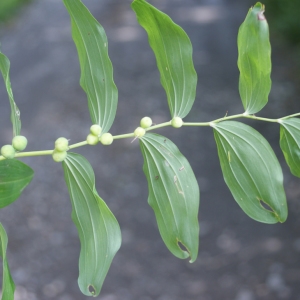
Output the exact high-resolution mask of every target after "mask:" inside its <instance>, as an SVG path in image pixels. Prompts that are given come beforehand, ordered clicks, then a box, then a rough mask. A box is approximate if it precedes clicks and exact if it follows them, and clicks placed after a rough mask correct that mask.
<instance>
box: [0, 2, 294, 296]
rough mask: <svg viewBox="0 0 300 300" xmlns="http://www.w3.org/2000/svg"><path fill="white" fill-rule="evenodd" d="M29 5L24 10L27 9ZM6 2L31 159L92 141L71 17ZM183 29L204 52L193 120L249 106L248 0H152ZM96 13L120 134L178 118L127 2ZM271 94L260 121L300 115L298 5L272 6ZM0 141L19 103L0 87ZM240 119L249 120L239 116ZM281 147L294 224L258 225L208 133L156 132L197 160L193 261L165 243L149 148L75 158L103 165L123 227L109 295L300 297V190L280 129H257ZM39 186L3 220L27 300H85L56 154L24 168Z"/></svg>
mask: <svg viewBox="0 0 300 300" xmlns="http://www.w3.org/2000/svg"><path fill="white" fill-rule="evenodd" d="M20 3H22V4H23V5H22V6H20V5H19V4H20ZM24 3H25V2H24V0H22V1H18V0H15V1H1V2H0V18H1V20H2V21H1V23H0V41H1V46H2V52H3V53H4V54H6V55H7V56H8V57H9V59H10V61H11V82H12V88H13V91H14V96H15V101H16V103H17V105H18V106H19V108H20V111H21V120H22V134H23V135H25V136H26V137H27V138H28V140H29V145H28V148H27V149H28V151H30V150H43V149H53V145H54V141H55V139H57V138H58V137H60V136H64V137H66V138H68V139H71V142H72V143H75V142H80V141H83V140H84V139H85V138H86V135H87V133H88V130H89V127H90V125H91V122H90V119H89V113H88V109H87V101H86V96H85V94H84V92H83V91H82V90H81V88H80V86H79V76H80V71H79V63H78V60H77V53H76V49H75V46H74V44H73V41H72V39H71V34H70V22H69V17H68V14H67V12H66V10H65V8H64V6H63V4H62V1H60V0H52V1H42V0H35V1H29V2H28V1H26V4H24ZM151 3H152V4H154V5H155V6H157V7H158V8H159V9H161V10H163V11H164V12H166V13H167V14H169V15H170V16H171V17H172V18H173V20H174V21H175V22H176V23H178V24H179V25H180V26H182V27H183V28H184V30H185V31H186V32H187V34H188V35H189V37H190V39H191V42H192V44H193V48H194V55H193V56H194V64H195V68H196V70H197V73H198V77H199V78H198V90H197V97H196V101H195V104H194V108H193V110H192V111H191V113H190V114H189V115H188V117H187V118H185V121H203V122H204V121H210V120H213V119H216V118H220V117H223V116H224V115H225V114H226V112H228V114H229V115H232V114H236V113H241V112H242V111H243V108H242V105H241V101H240V99H239V93H238V76H239V74H238V69H237V63H236V61H237V46H236V38H237V32H238V28H239V26H240V24H241V23H242V21H243V20H244V18H245V16H246V14H247V12H248V9H249V8H250V6H251V5H254V4H255V3H254V2H252V1H248V0H247V1H238V0H160V1H158V0H153V1H151ZM85 4H86V5H87V6H88V7H89V8H90V10H91V11H92V13H93V14H94V15H95V17H96V18H97V19H98V20H99V22H100V23H101V24H102V25H103V27H104V28H105V30H106V33H107V36H108V41H109V55H110V58H111V60H112V63H113V66H114V77H115V82H116V85H117V87H118V89H119V106H118V111H117V116H116V121H115V123H114V125H113V126H112V128H111V132H112V134H121V133H128V132H132V131H133V130H134V129H135V128H136V127H137V126H138V124H139V121H140V119H141V118H142V117H144V116H149V117H151V118H152V119H153V121H154V122H155V123H159V122H164V121H168V120H169V119H170V116H169V110H168V107H167V101H166V96H165V93H164V90H163V88H162V87H161V85H160V79H159V73H158V71H157V67H156V63H155V58H154V55H153V53H152V52H151V49H150V47H149V45H148V43H147V36H146V33H145V32H144V31H143V30H142V29H141V28H140V27H139V26H138V24H137V21H136V19H135V15H134V13H133V12H132V11H131V9H130V1H124V0H101V1H98V0H89V1H85ZM265 4H266V13H265V15H266V17H267V19H268V20H269V24H270V30H271V44H272V45H273V48H272V59H273V71H272V80H273V86H272V91H271V94H270V99H269V103H268V105H267V106H266V107H265V108H264V109H263V110H262V111H261V112H260V113H259V114H258V115H259V116H264V117H269V118H277V117H282V116H284V115H288V114H292V113H295V112H299V109H300V104H299V103H300V102H299V96H298V95H299V86H300V85H299V82H300V76H299V74H300V63H299V62H300V58H299V42H300V34H299V32H300V31H299V30H300V24H299V18H298V14H297V13H296V12H297V11H298V12H299V11H300V3H299V1H296V0H294V1H280V0H267V1H266V2H265ZM0 101H1V109H0V128H1V130H0V141H1V143H0V145H1V146H2V145H4V144H8V143H10V142H11V138H12V130H11V124H10V117H9V115H10V111H9V102H8V98H7V94H6V90H5V86H4V84H3V83H0ZM242 121H243V120H242ZM247 123H248V124H250V125H252V126H253V127H255V128H256V129H257V130H259V131H260V132H261V133H262V134H263V135H264V136H265V137H266V138H267V140H268V141H269V142H270V143H271V145H272V147H273V149H274V151H275V153H276V154H277V157H278V159H279V161H280V162H281V165H282V168H283V173H284V178H285V181H284V185H285V188H286V193H287V199H288V205H289V217H288V220H287V221H286V222H285V223H284V224H276V225H266V224H261V223H258V222H255V221H253V220H251V219H250V218H249V217H247V216H246V215H245V214H244V213H243V211H242V210H241V209H240V208H239V206H238V205H237V204H236V203H235V201H234V199H233V198H232V196H231V194H230V192H229V190H228V188H227V186H226V185H225V183H224V180H223V177H222V173H221V169H220V165H219V161H218V157H217V150H216V145H215V142H214V138H213V134H212V130H211V129H210V128H186V127H185V128H181V129H178V130H174V129H172V128H167V129H161V130H157V131H156V132H157V133H160V134H163V135H166V136H167V137H168V138H170V139H171V140H172V141H173V142H175V143H176V144H177V146H178V147H179V149H180V150H181V152H182V153H183V154H184V155H185V156H186V157H187V159H188V160H189V162H190V164H191V166H192V168H193V170H194V172H195V175H196V177H197V180H198V183H199V185H200V190H201V201H200V202H201V203H200V212H199V222H200V228H201V229H200V231H201V233H200V249H199V257H198V259H197V261H196V262H195V263H193V264H190V263H189V262H188V261H187V260H186V261H184V260H179V259H177V258H175V257H173V256H172V254H171V253H169V252H168V250H167V249H166V247H165V246H164V244H163V242H162V240H161V238H160V235H159V232H158V229H157V225H156V222H155V217H154V214H153V212H152V209H151V208H150V207H149V206H148V204H147V195H148V192H147V183H146V179H145V177H144V174H143V172H142V165H143V161H142V155H141V153H140V151H139V145H138V141H135V142H133V143H131V140H130V139H129V140H119V141H115V142H114V143H113V144H112V145H111V146H109V147H102V146H100V145H99V146H95V147H82V148H80V149H78V151H77V152H79V153H81V154H83V155H85V156H86V157H87V158H88V160H89V161H90V163H91V164H92V166H93V168H94V170H95V175H96V184H97V190H98V192H99V195H100V196H101V197H102V198H103V199H104V200H105V201H106V202H107V204H108V206H109V207H110V208H111V210H112V211H113V213H114V214H115V216H116V218H117V219H118V221H119V223H120V226H121V229H122V238H123V242H122V246H121V249H120V251H119V252H118V253H117V255H116V257H115V259H114V261H113V263H112V266H111V269H110V271H109V273H108V276H107V278H106V280H105V282H104V285H103V288H102V292H101V294H100V296H99V297H97V299H101V300H121V299H122V300H127V299H128V300H152V299H155V300H156V299H157V300H182V299H187V300H219V299H222V300H256V299H262V300H277V299H290V300H294V299H300V259H299V257H300V219H299V215H300V202H299V196H300V185H299V179H297V178H295V177H292V175H291V174H290V173H289V169H288V167H287V165H286V164H285V162H284V159H283V155H282V153H281V152H280V149H279V144H278V142H279V127H278V125H276V124H275V125H274V124H269V123H259V122H254V121H247ZM22 160H23V161H24V162H25V163H27V164H29V165H30V166H31V167H32V168H33V169H34V171H35V177H34V179H33V181H32V182H31V184H30V186H28V187H27V188H26V189H25V190H24V192H23V194H22V196H21V197H20V198H19V199H18V200H17V201H16V202H15V203H13V204H12V205H10V206H9V207H6V208H4V209H2V210H1V211H0V220H1V222H2V223H3V225H4V227H5V228H6V230H7V233H8V238H9V244H8V258H9V263H10V267H11V271H12V276H13V278H14V280H15V283H16V286H17V289H16V297H15V299H16V300H36V299H38V300H50V299H56V300H79V299H88V297H85V296H83V295H82V294H81V293H80V291H79V288H78V285H77V277H78V257H79V251H80V245H79V240H78V235H77V231H76V228H75V226H74V224H73V223H72V220H71V204H70V200H69V196H68V193H67V188H66V186H65V183H64V179H63V171H62V168H61V165H60V164H57V163H54V162H53V161H52V158H51V157H50V156H49V157H36V158H26V159H22Z"/></svg>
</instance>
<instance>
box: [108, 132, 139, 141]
mask: <svg viewBox="0 0 300 300" xmlns="http://www.w3.org/2000/svg"><path fill="white" fill-rule="evenodd" d="M131 137H134V133H126V134H120V135H114V136H113V139H114V140H119V139H126V138H131Z"/></svg>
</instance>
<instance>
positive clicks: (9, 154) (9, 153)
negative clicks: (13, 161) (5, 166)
mask: <svg viewBox="0 0 300 300" xmlns="http://www.w3.org/2000/svg"><path fill="white" fill-rule="evenodd" d="M1 154H2V155H3V156H4V157H5V158H14V157H15V154H16V151H15V149H14V147H13V146H12V145H5V146H3V147H2V148H1Z"/></svg>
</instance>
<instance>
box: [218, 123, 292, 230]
mask: <svg viewBox="0 0 300 300" xmlns="http://www.w3.org/2000/svg"><path fill="white" fill-rule="evenodd" d="M213 128H214V135H215V140H216V143H217V147H218V154H219V159H220V163H221V168H222V172H223V176H224V179H225V182H226V184H227V186H228V187H229V189H230V191H231V193H232V195H233V197H234V199H235V200H236V202H237V203H238V204H239V206H240V207H241V208H242V209H243V211H244V212H245V213H246V214H247V215H248V216H249V217H251V218H253V219H254V220H257V221H259V222H263V223H270V224H272V223H277V222H278V221H279V222H284V221H285V220H286V218H287V204H286V197H285V192H284V188H283V175H282V170H281V167H280V165H279V162H278V160H277V158H276V156H275V154H274V152H273V150H272V148H271V147H270V145H269V143H268V142H267V141H266V140H265V138H264V137H263V136H262V135H261V134H260V133H258V132H257V131H256V130H254V129H253V128H252V127H250V126H248V125H245V124H243V123H240V122H235V121H226V122H220V123H217V124H215V125H214V126H213Z"/></svg>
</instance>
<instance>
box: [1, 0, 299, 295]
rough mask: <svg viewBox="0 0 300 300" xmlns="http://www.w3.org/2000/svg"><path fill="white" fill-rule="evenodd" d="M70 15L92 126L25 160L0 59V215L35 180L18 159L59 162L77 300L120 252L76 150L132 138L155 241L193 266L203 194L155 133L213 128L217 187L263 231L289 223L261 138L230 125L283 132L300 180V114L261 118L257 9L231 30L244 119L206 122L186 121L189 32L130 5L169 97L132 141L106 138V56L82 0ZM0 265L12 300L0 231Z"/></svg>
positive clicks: (262, 43) (276, 171) (114, 95)
mask: <svg viewBox="0 0 300 300" xmlns="http://www.w3.org/2000/svg"><path fill="white" fill-rule="evenodd" d="M63 3H64V5H65V7H66V9H67V11H68V13H69V14H70V18H71V25H72V37H73V40H74V42H75V45H76V48H77V51H78V57H79V63H80V67H81V78H80V84H81V86H82V88H83V89H84V91H85V92H86V94H87V102H88V108H89V112H90V117H91V124H92V125H91V127H90V129H89V130H88V129H87V138H86V140H85V141H83V142H79V143H76V144H71V145H70V144H69V141H68V139H67V138H65V137H60V138H58V139H57V140H56V141H55V142H54V149H53V150H50V151H49V150H47V151H34V152H24V149H25V148H26V145H27V139H26V137H24V136H22V135H21V121H20V111H19V109H18V107H17V105H16V103H15V101H14V97H13V93H12V89H11V84H10V79H9V68H10V62H9V60H8V58H7V57H6V56H5V55H4V54H3V53H1V52H0V69H1V72H2V75H3V78H4V83H5V86H6V89H7V93H8V98H9V101H10V107H11V122H12V125H13V139H12V144H11V145H4V146H2V148H1V156H0V207H1V208H2V207H5V206H8V205H9V204H11V203H12V202H14V201H15V200H16V199H17V198H18V197H19V196H20V194H21V192H22V190H23V189H24V188H25V187H26V186H27V185H28V184H29V183H30V181H31V179H32V178H33V175H34V172H33V170H32V169H31V168H30V167H29V166H27V165H26V164H24V163H23V162H21V161H20V160H18V158H20V157H25V156H38V155H52V157H53V160H54V161H55V162H60V163H61V165H62V168H63V171H64V177H65V182H66V185H67V188H68V191H69V194H70V199H71V203H72V219H73V221H74V223H75V225H76V227H77V230H78V234H79V239H80V243H81V252H80V257H79V279H78V284H79V288H80V290H81V291H82V293H83V294H85V295H89V296H97V295H98V294H99V293H100V290H101V287H102V284H103V281H104V279H105V276H106V274H107V272H108V269H109V267H110V264H111V262H112V259H113V258H114V256H115V254H116V252H117V251H118V249H119V248H120V245H121V231H120V227H119V224H118V222H117V220H116V218H115V217H114V215H113V214H112V212H111V211H110V209H109V208H108V206H107V205H106V203H105V202H104V200H103V199H102V198H101V197H100V196H99V195H98V193H97V191H96V189H95V177H94V172H93V169H92V167H91V165H90V163H89V162H88V161H87V159H86V158H84V157H83V156H82V155H80V154H76V153H74V152H72V151H73V149H75V148H77V147H81V146H84V145H96V144H98V143H99V142H100V144H103V145H105V146H109V145H110V144H111V143H113V142H114V141H115V140H118V139H122V138H131V139H137V140H139V143H140V149H141V152H142V155H143V158H144V167H143V170H144V173H145V175H146V179H147V181H148V189H149V197H148V202H149V204H150V206H151V207H152V209H153V211H154V213H155V217H156V220H157V224H158V229H159V232H160V234H161V237H162V239H163V241H164V243H165V244H166V246H167V248H168V249H169V250H170V252H171V253H173V254H174V255H175V256H176V257H178V258H182V259H185V258H189V260H190V262H194V261H195V260H196V258H197V253H198V244H199V223H198V209H199V199H200V192H199V187H198V184H197V180H196V178H195V175H194V173H193V170H192V168H191V166H190V164H189V162H188V161H187V159H186V158H185V157H184V156H183V155H182V154H181V153H180V151H179V149H178V148H177V147H176V145H175V144H174V143H173V142H172V141H171V140H169V139H168V138H166V137H164V136H161V135H159V134H156V133H152V131H154V130H155V129H157V128H161V127H165V126H171V127H173V128H179V127H182V126H210V127H211V128H212V131H213V134H214V137H215V141H216V145H217V149H218V156H219V160H220V165H221V169H222V172H223V176H224V180H225V182H226V184H227V186H228V188H229V189H230V191H231V193H232V195H233V198H234V199H235V200H236V202H237V203H238V205H239V206H240V207H241V209H242V210H243V211H244V212H245V213H246V214H247V215H248V216H249V217H251V218H253V219H254V220H256V221H259V222H263V223H269V224H273V223H277V222H284V221H285V220H286V218H287V204H286V196H285V191H284V188H283V175H282V170H281V167H280V165H279V162H278V160H277V158H276V156H275V154H274V152H273V150H272V148H271V146H270V145H269V143H268V142H267V141H266V139H265V138H264V137H263V136H262V135H261V134H260V133H259V132H257V131H256V130H255V129H253V128H252V127H250V126H248V125H245V124H244V123H241V122H238V121H234V119H241V118H248V119H255V120H260V121H267V122H274V123H277V124H279V126H280V147H281V149H282V151H283V154H284V157H285V159H286V162H287V164H288V166H289V167H290V170H291V172H292V173H293V174H294V175H295V176H297V177H300V120H299V119H298V118H296V117H297V116H299V115H300V113H296V114H293V115H289V116H284V117H281V118H279V119H269V118H262V117H258V116H256V115H255V114H256V113H258V112H259V111H260V110H261V109H262V108H263V107H264V106H265V105H266V104H267V102H268V95H269V92H270V89H271V79H270V74H271V47H270V42H269V31H268V24H267V21H266V19H265V16H264V6H263V5H262V4H261V3H257V4H255V5H254V6H253V7H252V8H250V10H249V12H248V14H247V16H246V19H245V21H244V22H243V23H242V25H241V27H240V29H239V32H238V40H237V44H238V68H239V71H240V78H239V92H240V97H241V100H242V103H243V107H244V112H241V113H240V114H237V115H231V116H228V115H226V116H225V117H222V118H220V119H217V120H212V121H210V122H193V123H192V122H184V121H183V118H184V117H186V116H187V114H188V113H189V112H190V110H191V109H192V106H193V103H194V100H195V91H196V85H197V74H196V72H195V69H194V66H193V61H192V46H191V42H190V40H189V38H188V36H187V34H186V33H185V32H184V31H183V29H182V28H181V27H179V26H178V25H176V24H175V23H174V22H173V21H172V20H171V19H170V17H169V16H167V15H166V14H164V13H163V12H161V11H159V10H158V9H156V8H155V7H153V6H152V5H150V4H149V3H147V2H146V1H145V0H134V1H133V2H132V9H133V10H134V12H135V13H136V16H137V21H138V23H139V24H140V25H141V26H142V27H143V28H144V29H145V31H146V33H147V34H148V38H149V44H150V46H151V48H152V50H153V52H154V54H155V57H156V62H157V66H158V69H159V72H160V79H161V84H162V86H163V88H164V89H165V91H166V94H167V101H168V105H169V109H170V120H166V122H163V123H161V124H156V125H153V124H152V120H151V118H150V117H144V118H142V119H141V123H140V124H139V126H138V127H137V128H136V129H135V130H134V132H132V133H127V134H120V135H114V136H113V135H112V134H110V133H109V130H110V128H111V126H112V124H113V122H114V118H115V115H116V109H117V103H118V90H117V87H116V85H115V83H114V81H113V68H112V64H111V61H110V59H109V57H108V44H107V38H106V35H105V32H104V29H103V28H102V27H101V25H100V24H99V23H98V22H97V21H96V20H95V18H94V17H93V16H92V15H91V13H90V12H89V10H88V9H87V8H86V7H85V6H84V4H83V3H82V2H81V1H80V0H63ZM0 237H1V247H0V249H1V252H0V253H1V256H2V259H3V287H2V299H5V300H11V299H13V298H14V289H15V286H14V282H13V279H12V277H11V274H10V271H9V266H8V262H7V257H6V249H7V235H6V233H5V230H4V228H3V227H2V225H1V224H0Z"/></svg>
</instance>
